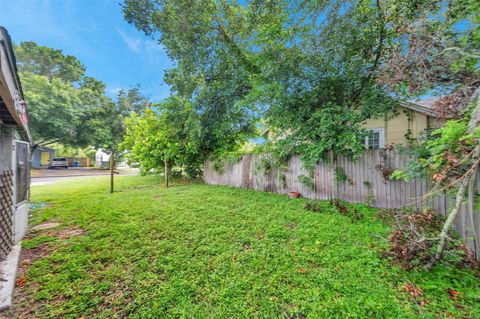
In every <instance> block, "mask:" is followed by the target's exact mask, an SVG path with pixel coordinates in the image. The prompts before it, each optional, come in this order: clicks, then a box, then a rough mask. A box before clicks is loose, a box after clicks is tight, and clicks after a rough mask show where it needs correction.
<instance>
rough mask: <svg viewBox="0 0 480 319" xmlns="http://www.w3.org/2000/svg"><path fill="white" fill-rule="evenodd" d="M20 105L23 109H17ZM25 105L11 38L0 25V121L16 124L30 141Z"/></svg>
mask: <svg viewBox="0 0 480 319" xmlns="http://www.w3.org/2000/svg"><path fill="white" fill-rule="evenodd" d="M19 105H20V107H18V106H19ZM22 107H23V111H22V110H20V111H19V109H21V108H22ZM25 107H26V105H25V101H24V96H23V90H22V84H21V83H20V79H19V77H18V73H17V65H16V60H15V54H14V52H13V45H12V39H11V38H10V35H9V34H8V31H7V30H6V29H5V28H4V27H2V26H0V120H1V122H0V123H4V124H6V125H15V126H17V127H18V128H20V130H19V131H20V134H21V135H23V137H24V138H25V139H26V140H27V141H31V140H32V139H31V136H30V131H29V129H28V123H27V117H26V113H25Z"/></svg>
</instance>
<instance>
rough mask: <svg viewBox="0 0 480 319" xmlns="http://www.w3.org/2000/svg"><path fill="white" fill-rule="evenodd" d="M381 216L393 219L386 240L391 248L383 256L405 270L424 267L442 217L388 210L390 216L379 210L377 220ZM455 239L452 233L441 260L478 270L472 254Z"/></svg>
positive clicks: (431, 254) (433, 245)
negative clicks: (390, 230)
mask: <svg viewBox="0 0 480 319" xmlns="http://www.w3.org/2000/svg"><path fill="white" fill-rule="evenodd" d="M383 216H386V217H390V219H391V220H392V222H391V224H392V225H391V226H392V232H391V233H390V236H389V238H388V240H389V242H390V247H389V249H388V251H386V252H385V253H384V255H385V256H386V257H388V258H390V259H391V260H392V262H393V263H395V264H397V265H399V266H401V267H402V268H405V269H413V268H417V267H423V266H425V265H426V264H428V263H429V262H430V261H431V260H432V258H433V256H434V251H435V247H436V244H437V241H438V235H439V234H440V230H441V228H442V226H443V217H441V216H440V215H438V214H436V213H435V212H434V211H432V210H429V209H427V210H425V211H423V212H421V213H420V212H408V211H401V210H390V211H389V213H386V212H385V211H381V213H380V217H381V218H383ZM454 238H455V234H454V232H453V231H451V233H450V234H449V241H448V243H447V247H446V251H445V253H444V255H445V256H446V257H445V258H444V261H445V262H450V263H453V264H455V265H456V266H457V267H470V268H472V269H477V268H478V266H479V263H478V262H477V261H476V259H475V256H474V254H473V252H471V251H470V250H469V249H468V248H467V247H466V246H465V245H463V244H460V241H459V240H456V239H454ZM447 257H448V258H447Z"/></svg>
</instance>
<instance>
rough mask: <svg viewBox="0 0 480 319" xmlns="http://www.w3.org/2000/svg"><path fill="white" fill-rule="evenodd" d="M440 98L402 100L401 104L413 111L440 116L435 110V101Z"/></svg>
mask: <svg viewBox="0 0 480 319" xmlns="http://www.w3.org/2000/svg"><path fill="white" fill-rule="evenodd" d="M439 99H440V98H439V97H431V98H427V99H422V100H417V101H401V102H400V105H401V106H402V107H404V108H407V109H410V110H413V111H417V112H420V113H423V114H426V115H429V116H433V117H438V116H439V114H438V112H437V111H436V110H435V103H436V102H437V101H438V100H439Z"/></svg>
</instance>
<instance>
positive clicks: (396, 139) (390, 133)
mask: <svg viewBox="0 0 480 319" xmlns="http://www.w3.org/2000/svg"><path fill="white" fill-rule="evenodd" d="M397 111H398V115H397V116H395V117H394V118H391V119H389V120H385V119H372V120H368V121H367V122H366V123H365V124H364V125H363V127H364V128H367V129H375V128H383V129H384V132H385V146H386V145H390V144H403V145H406V144H407V143H408V141H407V138H406V136H405V135H406V134H407V133H408V130H409V129H410V130H411V137H412V138H416V137H418V136H419V134H420V133H421V132H422V131H424V130H425V129H426V128H427V127H428V124H427V115H425V114H423V113H420V112H416V111H412V110H409V109H405V108H402V107H399V108H398V110H397Z"/></svg>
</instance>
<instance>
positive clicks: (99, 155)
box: [95, 149, 110, 167]
mask: <svg viewBox="0 0 480 319" xmlns="http://www.w3.org/2000/svg"><path fill="white" fill-rule="evenodd" d="M109 161H110V154H107V153H105V152H104V151H103V150H102V149H98V150H97V152H96V153H95V166H96V167H108V165H109Z"/></svg>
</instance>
